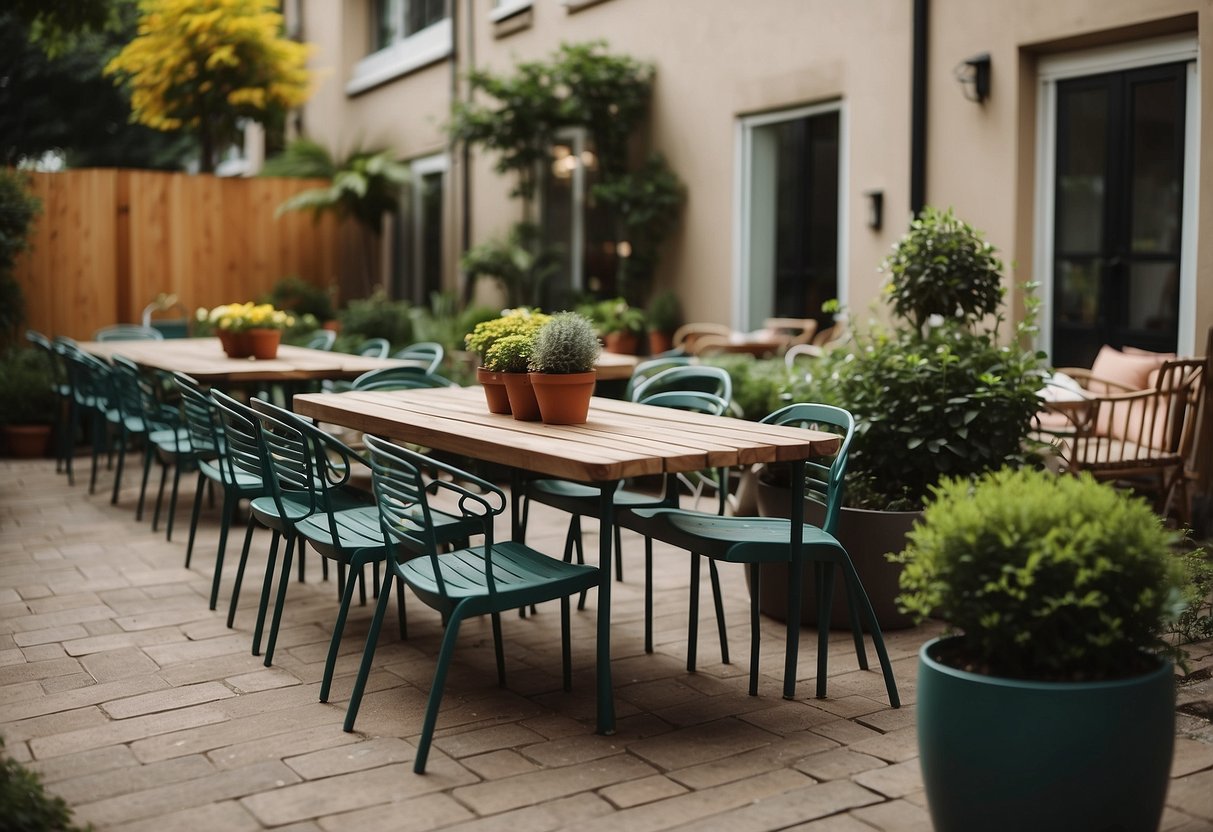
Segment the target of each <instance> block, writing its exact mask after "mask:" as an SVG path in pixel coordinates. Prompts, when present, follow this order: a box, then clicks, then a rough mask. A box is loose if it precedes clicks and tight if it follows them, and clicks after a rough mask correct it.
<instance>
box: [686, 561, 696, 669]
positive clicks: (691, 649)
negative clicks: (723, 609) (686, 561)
mask: <svg viewBox="0 0 1213 832" xmlns="http://www.w3.org/2000/svg"><path fill="white" fill-rule="evenodd" d="M690 608H691V612H690V619H691V620H690V623H689V626H688V627H687V672H688V673H694V672H695V654H696V652H697V648H698V641H699V555H697V554H695V553H694V552H692V553H691V604H690Z"/></svg>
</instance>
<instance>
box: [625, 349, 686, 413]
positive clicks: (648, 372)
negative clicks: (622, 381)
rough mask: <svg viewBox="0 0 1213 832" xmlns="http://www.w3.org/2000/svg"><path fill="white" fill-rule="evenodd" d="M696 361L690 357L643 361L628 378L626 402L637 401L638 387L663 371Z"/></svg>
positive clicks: (680, 356)
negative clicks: (636, 392) (636, 391)
mask: <svg viewBox="0 0 1213 832" xmlns="http://www.w3.org/2000/svg"><path fill="white" fill-rule="evenodd" d="M694 360H695V359H693V358H691V356H689V355H663V356H656V357H654V358H650V359H648V360H646V361H641V362H640V363H638V364H637V365H636V366H635V367H634V368H633V369H632V375H631V376H630V377H629V378H628V383H627V386H626V387H625V388H624V390H623V398H624V400H625V401H629V402H634V401H636V398H635V390H636V387H637V385H639V384H642V383H644V382H645V381H648V380H649V379H650V378H652V377H653V376H655V375H657V373H660V372H661V371H662V370H668V369H670V368H671V367H686V366H689V365H690V364H691V363H692V362H694Z"/></svg>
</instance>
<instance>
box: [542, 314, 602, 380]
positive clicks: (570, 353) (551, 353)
mask: <svg viewBox="0 0 1213 832" xmlns="http://www.w3.org/2000/svg"><path fill="white" fill-rule="evenodd" d="M600 352H602V344H601V343H599V341H598V333H596V332H595V331H594V324H592V323H591V322H590V319H589V318H587V317H585V316H584V315H579V314H578V313H576V312H557V313H556V314H555V315H553V316H552V318H551V320H549V321H548V322H547V323H546V324H544V325H543V326H542V327H540V329H539V331H538V332H537V333H536V335H535V346H534V348H533V350H532V352H531V372H533V373H552V374H567V373H588V372H589V371H590V370H592V369H594V362H596V361H597V360H598V354H599V353H600Z"/></svg>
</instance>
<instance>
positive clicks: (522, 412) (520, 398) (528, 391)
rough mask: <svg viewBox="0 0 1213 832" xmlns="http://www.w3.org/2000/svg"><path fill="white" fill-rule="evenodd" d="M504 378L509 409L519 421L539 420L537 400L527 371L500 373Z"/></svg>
mask: <svg viewBox="0 0 1213 832" xmlns="http://www.w3.org/2000/svg"><path fill="white" fill-rule="evenodd" d="M501 376H502V378H504V379H505V392H506V394H507V395H508V396H509V399H510V410H511V411H512V412H513V414H514V418H515V419H517V420H518V421H520V422H538V421H539V400H538V399H537V398H535V388H534V387H532V386H531V378H530V374H529V373H501Z"/></svg>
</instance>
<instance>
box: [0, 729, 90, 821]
mask: <svg viewBox="0 0 1213 832" xmlns="http://www.w3.org/2000/svg"><path fill="white" fill-rule="evenodd" d="M3 747H4V742H3V741H2V740H0V749H2V748H3ZM0 828H3V829H4V830H6V832H75V831H76V830H79V829H80V827H78V826H76V825H75V824H74V823H72V810H71V809H69V808H68V806H67V803H65V802H64V800H63V798H61V797H56V796H54V795H50V794H47V793H46V790H45V789H44V788H43V786H42V782H41V780H40V779H39V777H38V775H37V774H36V773H35V772H32V771H30V770H29V769H27V768H26V767H25V766H23V765H21V763H19V762H17V761H16V760H14V759H12V758H11V757H7V756H4V757H3V758H0ZM86 828H88V829H92V826H88V827H86Z"/></svg>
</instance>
